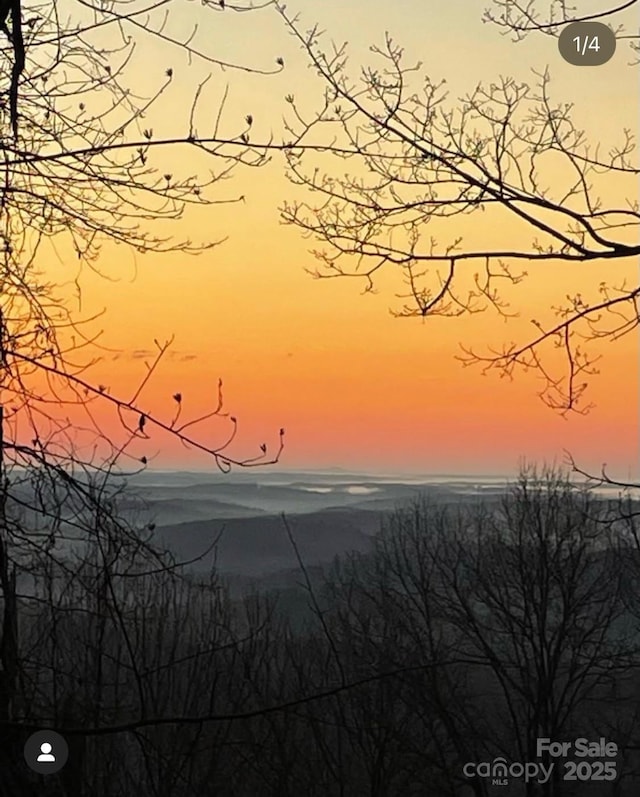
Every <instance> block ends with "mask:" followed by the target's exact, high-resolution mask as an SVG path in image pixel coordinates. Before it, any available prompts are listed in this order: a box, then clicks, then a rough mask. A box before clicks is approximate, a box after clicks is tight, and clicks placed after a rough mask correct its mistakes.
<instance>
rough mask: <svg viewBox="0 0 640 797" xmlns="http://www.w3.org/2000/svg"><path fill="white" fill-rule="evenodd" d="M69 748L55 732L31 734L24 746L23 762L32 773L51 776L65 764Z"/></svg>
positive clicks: (47, 731) (46, 731)
mask: <svg viewBox="0 0 640 797" xmlns="http://www.w3.org/2000/svg"><path fill="white" fill-rule="evenodd" d="M68 757H69V748H68V746H67V743H66V741H65V739H64V738H63V737H62V736H61V735H60V734H59V733H56V732H55V731H51V730H45V731H36V732H35V733H32V734H31V736H30V737H29V738H28V739H27V741H26V742H25V745H24V760H25V761H26V762H27V764H28V766H29V767H30V768H31V769H33V771H34V772H39V773H40V774H41V775H53V774H55V773H56V772H59V771H60V770H61V769H62V767H63V766H64V765H65V764H66V763H67V758H68Z"/></svg>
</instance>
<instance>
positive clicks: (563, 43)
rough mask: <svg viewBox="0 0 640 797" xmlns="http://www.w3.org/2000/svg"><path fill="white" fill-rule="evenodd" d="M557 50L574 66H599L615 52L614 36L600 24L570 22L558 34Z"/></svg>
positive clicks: (609, 29)
mask: <svg viewBox="0 0 640 797" xmlns="http://www.w3.org/2000/svg"><path fill="white" fill-rule="evenodd" d="M558 49H559V50H560V55H561V56H562V57H563V58H564V60H565V61H568V62H569V63H570V64H573V65H574V66H601V65H602V64H606V63H607V61H609V60H610V59H611V58H612V57H613V54H614V53H615V51H616V35H615V33H614V32H613V31H612V30H611V28H610V27H608V26H607V25H604V24H603V23H602V22H572V23H571V25H567V27H566V28H565V29H564V30H563V31H562V33H561V34H560V36H559V38H558Z"/></svg>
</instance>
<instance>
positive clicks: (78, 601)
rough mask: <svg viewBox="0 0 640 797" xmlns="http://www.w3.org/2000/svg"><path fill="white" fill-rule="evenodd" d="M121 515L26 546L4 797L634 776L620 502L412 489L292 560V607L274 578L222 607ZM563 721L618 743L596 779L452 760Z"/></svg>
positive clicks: (632, 635) (532, 791) (440, 793)
mask: <svg viewBox="0 0 640 797" xmlns="http://www.w3.org/2000/svg"><path fill="white" fill-rule="evenodd" d="M116 509H117V507H114V506H112V507H111V510H112V511H111V513H110V514H108V513H106V512H105V513H103V515H102V516H101V517H100V516H96V517H94V518H93V525H92V526H91V528H90V533H89V534H87V535H86V537H85V540H84V542H83V543H82V544H80V543H78V545H77V546H76V548H75V549H74V550H71V549H70V550H69V551H68V552H67V554H66V556H63V555H61V554H60V555H59V557H58V559H57V562H56V564H55V565H54V564H53V560H52V559H51V558H50V557H47V556H46V555H45V554H44V553H42V552H41V553H40V554H39V555H38V556H36V555H35V554H34V555H32V556H31V558H30V562H29V563H27V562H24V563H23V568H22V572H23V573H25V574H26V573H28V574H30V579H29V580H27V578H26V577H25V579H24V583H22V584H19V585H18V588H17V589H16V594H17V602H18V607H17V616H18V618H19V626H20V634H19V645H18V659H17V661H16V665H15V666H16V679H15V683H16V685H17V686H16V690H15V694H14V695H13V696H12V712H11V715H12V717H13V718H14V721H13V722H12V723H11V724H10V730H11V733H12V735H13V738H14V740H15V749H14V752H15V754H16V755H19V758H18V759H16V760H14V761H13V762H6V763H5V766H4V768H3V773H2V779H0V784H1V785H0V793H1V794H2V795H3V797H4V795H9V794H11V795H15V794H21V795H22V794H24V795H29V794H33V795H36V794H37V795H47V797H63V796H64V797H70V796H71V795H74V797H76V796H77V797H82V796H83V795H92V797H100V796H101V795H105V796H106V795H109V796H110V797H119V795H132V794H136V795H139V797H147V795H148V796H149V797H151V796H152V795H153V796H154V797H159V796H160V795H162V797H187V795H202V797H208V795H211V796H212V797H213V795H216V796H218V795H228V796H229V797H231V795H234V797H249V796H250V795H251V796H254V797H258V796H259V795H265V797H267V795H269V796H271V795H273V797H286V796H287V795H290V796H291V797H293V795H296V796H297V795H323V796H325V795H326V796H328V795H353V796H356V795H363V796H364V795H377V796H379V797H382V796H383V795H385V796H390V795H405V796H407V797H409V796H410V795H416V796H417V795H421V796H422V795H426V794H428V795H433V796H434V797H445V796H447V797H449V796H450V797H453V796H454V795H455V796H456V797H457V796H458V795H461V796H462V795H478V796H480V795H488V794H493V793H501V794H509V795H527V797H528V795H548V796H549V797H551V795H553V796H554V797H565V795H566V796H567V797H569V796H571V795H577V794H580V795H582V794H593V795H598V797H600V795H602V796H603V797H604V796H605V795H611V796H612V797H613V796H614V795H616V796H622V795H627V794H629V795H630V794H635V793H636V790H637V788H638V781H639V774H640V773H639V771H638V766H639V764H640V761H639V760H638V753H637V751H638V749H640V733H639V730H640V729H639V726H638V722H637V705H638V692H639V688H638V672H639V668H640V638H639V636H638V620H639V618H640V602H639V601H638V598H637V596H638V590H637V584H638V577H639V575H640V568H639V564H640V549H639V546H638V537H637V526H636V517H635V514H634V505H633V502H632V501H631V500H630V499H629V500H628V501H627V502H626V503H623V502H621V501H616V502H615V503H614V502H610V501H605V500H603V499H601V498H598V497H597V496H595V495H594V494H593V493H592V492H591V491H589V490H588V489H585V488H578V487H576V486H575V485H572V484H571V483H570V482H569V481H568V480H567V479H566V478H565V477H564V476H563V475H560V474H558V473H554V472H545V473H543V474H542V475H537V474H536V473H535V472H533V471H529V472H526V473H523V475H522V476H521V478H520V480H519V481H518V482H517V483H516V484H515V485H513V486H512V487H511V488H510V489H509V490H508V492H507V493H506V494H505V497H504V498H503V499H500V500H496V499H495V498H492V499H490V500H488V501H485V502H478V503H477V504H465V505H464V506H463V505H460V506H456V505H454V504H448V505H443V504H442V503H438V504H436V503H430V501H429V498H428V494H425V495H424V496H423V497H422V498H420V499H419V500H416V501H415V502H414V503H412V504H409V505H407V506H401V507H398V509H397V510H396V511H394V512H391V513H389V514H387V515H385V516H383V521H382V525H381V529H380V532H379V534H378V535H377V537H376V540H375V545H374V549H373V552H372V553H370V554H357V555H356V554H353V555H351V556H348V557H343V558H341V559H337V560H336V561H335V563H334V564H333V565H332V566H331V567H330V568H327V570H326V572H325V573H324V576H323V577H322V578H321V579H318V577H317V575H316V574H315V571H314V575H313V576H312V575H311V573H310V571H307V570H306V568H305V567H304V563H302V562H301V578H300V584H301V587H302V588H303V589H304V591H305V592H306V599H305V600H302V601H300V602H299V609H300V614H299V615H296V614H295V613H294V612H292V608H291V606H292V605H293V606H294V608H295V604H291V603H289V606H288V608H287V609H286V610H283V609H281V608H280V606H279V602H278V595H277V594H276V593H269V594H264V595H261V594H252V595H247V596H246V597H245V598H244V599H242V600H232V599H231V598H230V596H229V592H228V590H227V588H226V586H225V583H224V581H223V580H222V579H221V578H220V577H219V576H218V575H217V574H216V573H215V571H213V572H211V574H210V576H209V577H208V578H203V577H201V576H195V575H194V574H193V573H190V572H189V568H188V566H185V567H182V566H177V565H176V563H175V562H173V560H171V558H170V556H169V555H168V554H167V553H163V552H162V551H159V550H155V549H154V547H153V544H152V542H151V541H150V540H149V539H143V538H141V536H140V535H139V534H135V533H134V532H133V528H134V526H133V525H132V526H130V527H129V528H128V529H126V527H125V524H124V521H118V520H116V518H117V517H118V513H117V511H116ZM7 511H8V510H7ZM87 520H88V518H87V517H85V518H84V520H83V522H85V523H86V522H87ZM284 522H285V524H286V519H284ZM287 529H288V526H287ZM125 531H126V533H125ZM291 540H292V544H293V545H294V547H295V539H294V538H293V536H292V537H291ZM38 550H40V551H41V549H38ZM65 561H66V562H67V563H68V566H65ZM8 594H10V593H8ZM303 604H304V605H303ZM41 727H54V728H56V729H57V730H58V731H59V732H61V733H62V734H63V735H65V737H66V738H67V739H68V741H69V746H70V752H71V755H70V759H69V762H68V764H67V766H66V767H65V768H64V769H63V770H62V771H61V772H60V773H59V774H58V775H54V776H49V777H47V778H46V779H42V778H41V776H36V775H35V774H34V773H31V772H30V771H29V770H28V769H27V768H26V767H25V765H24V762H23V761H22V759H21V750H22V744H23V743H24V740H25V739H26V738H27V736H28V735H29V733H31V732H32V731H33V730H35V729H37V728H41ZM580 737H583V738H587V739H588V740H589V741H598V740H599V739H600V738H601V737H604V738H605V739H606V741H607V742H615V744H616V745H617V746H618V748H619V751H618V753H617V755H615V756H614V757H608V758H607V759H606V760H611V761H614V762H615V770H616V778H615V780H613V781H607V780H600V781H593V780H591V781H588V782H580V781H579V780H574V781H569V780H567V781H565V780H563V776H564V775H565V774H566V768H565V766H564V763H563V759H558V760H557V761H556V766H555V768H554V770H553V772H552V775H551V776H550V777H549V779H548V780H547V781H546V782H545V783H537V782H530V783H529V784H525V783H524V782H523V781H522V780H521V779H518V778H514V777H509V778H508V780H509V783H508V784H507V785H503V786H500V787H498V786H492V778H491V777H488V778H479V777H476V778H474V777H473V776H466V775H465V774H464V770H463V768H464V766H465V764H466V763H469V762H471V763H473V762H494V761H495V760H496V759H498V758H500V757H501V758H502V759H504V760H506V762H507V763H511V762H527V761H530V762H536V761H543V762H546V763H548V762H549V759H548V757H546V758H545V757H544V756H543V757H542V758H541V759H538V758H537V751H536V743H537V741H536V740H537V739H539V738H548V739H550V740H552V741H574V740H575V739H577V738H580ZM569 758H571V756H569ZM576 760H577V761H579V760H580V759H576ZM583 760H585V759H583ZM586 760H587V761H588V762H590V763H591V764H593V762H594V761H596V760H601V759H586ZM5 761H6V759H5ZM39 777H40V778H41V779H39Z"/></svg>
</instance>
